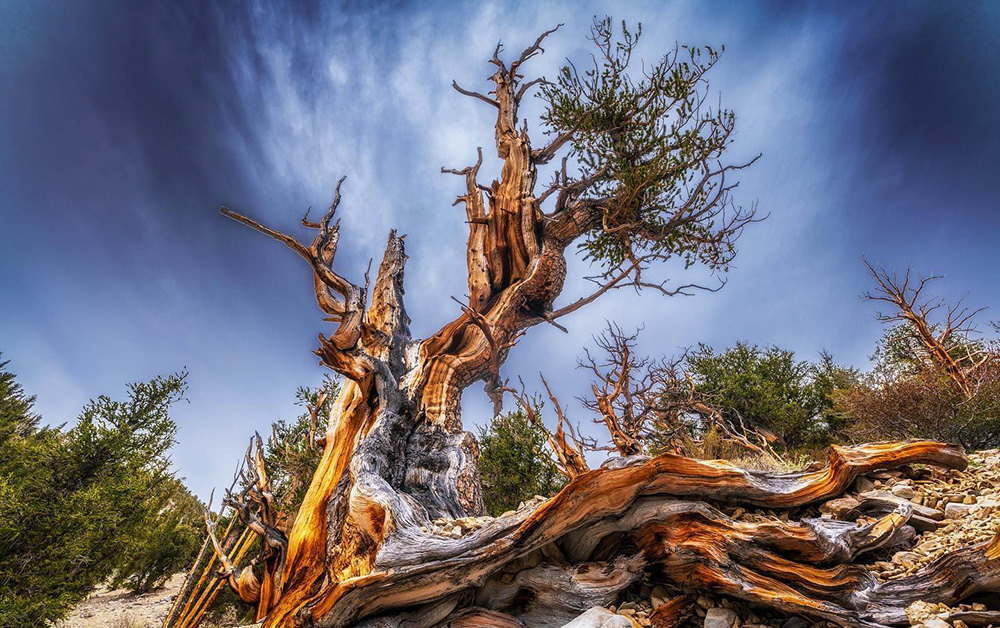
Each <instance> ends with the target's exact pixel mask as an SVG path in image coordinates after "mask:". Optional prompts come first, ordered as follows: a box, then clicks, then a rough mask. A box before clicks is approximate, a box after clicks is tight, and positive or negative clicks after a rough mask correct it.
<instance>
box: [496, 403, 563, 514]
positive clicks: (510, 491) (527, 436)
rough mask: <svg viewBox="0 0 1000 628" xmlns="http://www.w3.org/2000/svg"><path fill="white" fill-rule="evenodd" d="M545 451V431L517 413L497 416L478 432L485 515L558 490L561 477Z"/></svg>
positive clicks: (520, 412) (506, 509) (505, 509)
mask: <svg viewBox="0 0 1000 628" xmlns="http://www.w3.org/2000/svg"><path fill="white" fill-rule="evenodd" d="M545 448H546V435H545V432H543V431H542V430H541V429H539V428H538V427H536V426H535V425H532V423H531V422H530V421H528V419H527V417H525V415H524V412H522V411H520V410H518V411H516V412H508V413H506V414H501V415H498V416H496V417H494V418H493V420H492V421H490V423H489V425H487V426H486V427H484V428H481V429H480V434H479V450H480V455H479V475H480V478H481V482H482V490H483V502H484V503H485V505H486V510H487V512H489V513H490V514H492V515H494V516H496V515H499V514H501V513H503V512H505V511H508V510H513V509H515V508H517V506H518V504H520V503H521V502H522V501H525V500H528V499H531V498H532V497H534V496H535V495H543V496H546V497H548V496H550V495H553V494H555V493H556V491H558V490H559V489H560V488H562V486H563V484H565V478H564V477H563V476H562V474H561V473H560V472H559V468H558V467H557V466H556V464H555V463H554V462H553V461H552V458H551V457H550V456H549V455H548V453H547V452H546V450H545Z"/></svg>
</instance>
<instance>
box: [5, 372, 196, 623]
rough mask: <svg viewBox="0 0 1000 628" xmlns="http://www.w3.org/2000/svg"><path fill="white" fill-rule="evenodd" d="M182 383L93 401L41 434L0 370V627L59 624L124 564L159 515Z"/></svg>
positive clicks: (165, 382) (176, 378) (136, 388)
mask: <svg viewBox="0 0 1000 628" xmlns="http://www.w3.org/2000/svg"><path fill="white" fill-rule="evenodd" d="M184 378H185V375H184V374H179V375H172V376H170V377H157V378H155V379H153V380H151V381H149V382H145V383H138V384H131V385H129V387H128V397H127V399H126V400H125V401H114V400H112V399H110V398H108V397H105V396H101V397H99V398H97V399H96V400H93V401H91V402H90V403H88V404H87V406H86V407H85V408H84V409H83V412H82V413H81V415H80V417H79V420H78V422H77V424H76V425H75V426H73V427H72V428H70V429H68V430H66V429H63V428H52V427H39V424H38V419H37V417H35V416H34V415H33V414H32V413H31V402H32V398H30V397H28V396H26V395H25V394H24V392H23V391H22V390H21V387H20V386H19V385H18V384H17V383H16V381H15V380H14V376H13V375H12V374H11V373H10V372H9V371H7V370H6V364H2V365H0V497H2V499H0V626H4V627H5V628H21V627H24V628H28V627H30V628H36V627H37V626H42V625H45V624H46V623H48V622H51V621H53V620H56V619H59V618H61V617H63V616H64V615H65V614H66V613H67V612H68V611H69V610H70V609H71V608H72V607H73V606H74V605H75V604H76V603H78V602H80V601H81V600H83V599H84V598H85V597H86V596H87V594H89V593H90V592H91V591H92V590H93V588H94V587H95V586H96V585H97V584H98V583H100V582H102V581H104V580H106V579H107V578H108V577H110V576H111V575H112V573H114V571H115V569H116V568H117V567H118V566H119V565H120V564H121V563H122V561H123V557H124V556H126V555H127V553H128V551H129V549H130V548H132V547H134V545H135V538H136V537H135V535H136V533H137V531H139V530H142V529H143V526H144V522H145V521H147V519H148V518H149V517H151V516H153V515H155V514H156V513H157V512H158V511H159V509H160V506H161V503H160V502H159V501H158V498H159V497H160V496H161V495H162V492H161V491H162V488H163V487H164V486H165V484H167V483H168V482H169V481H170V479H171V475H170V472H169V467H170V460H169V457H168V453H169V450H170V448H171V446H172V445H173V444H174V435H175V433H176V426H175V424H174V422H173V421H172V420H171V418H170V415H169V409H170V406H171V404H173V403H174V402H176V401H177V400H178V399H180V398H181V396H182V395H183V392H184V388H185V384H184Z"/></svg>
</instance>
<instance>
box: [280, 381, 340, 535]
mask: <svg viewBox="0 0 1000 628" xmlns="http://www.w3.org/2000/svg"><path fill="white" fill-rule="evenodd" d="M339 393H340V382H339V381H337V380H335V379H333V378H331V377H330V376H327V377H326V378H324V380H323V383H322V384H320V386H318V387H316V388H312V387H308V386H303V387H300V388H299V389H298V390H297V391H296V392H295V400H296V405H299V406H302V407H305V408H314V409H315V410H316V424H315V425H313V424H312V421H313V417H312V415H311V414H310V413H309V412H308V411H307V412H304V413H302V414H300V415H299V416H298V418H296V419H295V420H294V421H285V420H284V419H280V420H278V421H277V422H276V423H274V424H273V426H272V432H271V437H270V438H269V439H267V443H266V445H265V447H264V466H265V468H266V469H267V472H268V476H269V479H270V481H271V492H272V494H273V495H274V497H275V500H276V502H277V504H278V508H279V509H280V511H281V512H282V513H285V514H288V515H292V514H294V513H295V512H296V511H298V508H299V505H300V504H301V503H302V500H303V499H304V498H305V495H306V491H307V490H308V489H309V483H310V481H311V480H312V476H313V473H315V472H316V467H317V466H319V461H320V458H322V456H323V447H322V446H320V445H317V444H315V443H310V441H309V433H310V430H312V431H313V432H314V434H315V435H316V436H322V435H324V434H326V426H327V422H328V421H329V417H330V408H331V407H332V406H333V402H334V400H335V399H336V398H337V395H338V394H339ZM320 401H322V403H320Z"/></svg>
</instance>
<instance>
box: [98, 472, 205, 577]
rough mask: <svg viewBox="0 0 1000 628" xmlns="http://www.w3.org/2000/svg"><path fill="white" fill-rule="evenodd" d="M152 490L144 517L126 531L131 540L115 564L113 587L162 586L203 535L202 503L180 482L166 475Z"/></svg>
mask: <svg viewBox="0 0 1000 628" xmlns="http://www.w3.org/2000/svg"><path fill="white" fill-rule="evenodd" d="M153 493H154V495H153V496H151V502H152V504H151V507H150V508H149V509H147V512H146V517H145V518H144V519H143V520H142V521H140V522H138V523H137V524H136V526H135V527H134V528H132V530H130V531H129V534H128V536H129V537H130V543H129V545H128V547H127V548H125V549H123V550H122V553H121V559H120V560H119V561H118V562H117V563H116V565H115V577H114V579H113V580H112V582H111V586H112V587H114V588H118V587H122V586H125V587H127V588H128V589H129V590H131V591H132V592H133V593H147V592H149V591H152V590H153V589H156V588H158V587H160V586H162V585H163V583H164V582H166V580H167V579H168V578H169V577H170V576H172V575H174V574H175V573H177V572H179V571H183V570H184V569H186V568H187V567H189V566H190V565H191V561H192V560H193V559H194V556H195V554H196V553H197V552H198V548H199V547H201V544H202V540H203V539H204V538H205V532H204V525H203V520H202V509H203V508H204V506H203V505H202V503H201V500H199V499H198V498H197V497H195V496H194V495H193V494H192V493H191V491H189V490H188V489H187V487H186V486H184V483H183V482H181V481H180V480H179V479H177V478H168V479H167V481H165V482H164V483H163V484H162V485H161V486H159V487H156V488H155V489H154V490H153ZM157 506H158V509H157Z"/></svg>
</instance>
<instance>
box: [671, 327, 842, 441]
mask: <svg viewBox="0 0 1000 628" xmlns="http://www.w3.org/2000/svg"><path fill="white" fill-rule="evenodd" d="M685 364H686V368H687V370H688V372H689V373H690V374H691V376H692V378H693V379H694V383H695V387H696V389H697V390H698V391H699V392H700V393H701V394H703V395H704V396H705V397H707V398H708V399H710V400H711V402H712V404H713V405H714V406H716V407H718V408H719V409H720V410H721V411H722V413H723V415H724V416H726V417H727V418H728V419H729V420H730V421H732V422H735V423H737V424H738V423H739V422H740V421H743V422H745V423H747V424H749V425H753V426H757V427H761V428H764V429H766V430H768V431H769V432H771V433H773V434H775V435H777V436H778V437H779V438H780V442H781V443H782V444H783V445H784V446H786V447H788V448H792V449H794V448H797V447H801V446H803V445H806V444H809V443H814V442H816V441H823V440H828V438H827V436H826V434H825V433H824V432H825V429H826V426H825V425H824V424H823V423H822V422H821V421H819V420H818V419H819V418H820V417H819V415H820V414H821V413H822V412H823V410H824V409H825V408H826V405H827V402H826V392H827V391H826V390H821V389H819V388H817V387H816V386H814V383H816V382H818V383H820V384H821V386H823V387H824V388H827V387H829V386H831V385H833V384H834V381H833V380H834V379H837V378H839V377H841V374H840V373H838V372H837V371H835V370H834V369H835V365H834V364H833V362H832V359H829V358H824V362H823V363H821V366H820V367H819V371H817V367H815V366H814V365H812V364H810V363H809V362H806V361H802V360H797V359H796V358H795V354H794V352H792V351H790V350H788V349H782V348H780V347H775V346H769V347H759V346H757V345H753V344H747V343H744V342H738V343H736V345H734V346H733V347H731V348H729V349H726V350H725V351H723V352H716V351H715V350H714V349H712V347H709V346H707V345H699V346H698V348H697V349H695V350H694V351H692V352H691V353H690V354H689V355H688V356H687V359H686V361H685ZM822 364H825V365H826V366H823V365H822ZM816 374H821V375H822V379H819V380H817V379H816V378H815V377H814V376H815V375H816Z"/></svg>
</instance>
